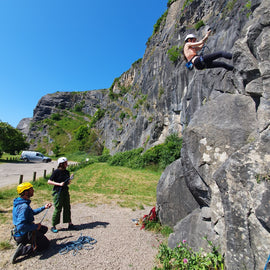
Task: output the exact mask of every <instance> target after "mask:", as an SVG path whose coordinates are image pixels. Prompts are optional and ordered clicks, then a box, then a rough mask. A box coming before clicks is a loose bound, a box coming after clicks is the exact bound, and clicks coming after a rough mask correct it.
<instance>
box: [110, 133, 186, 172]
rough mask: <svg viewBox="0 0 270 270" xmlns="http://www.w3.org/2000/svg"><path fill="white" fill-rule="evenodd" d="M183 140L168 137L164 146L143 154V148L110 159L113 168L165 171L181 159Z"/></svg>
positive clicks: (155, 147) (171, 136)
mask: <svg viewBox="0 0 270 270" xmlns="http://www.w3.org/2000/svg"><path fill="white" fill-rule="evenodd" d="M181 147H182V139H181V138H179V137H178V136H177V134H172V135H170V136H168V137H167V138H166V140H165V142H164V143H163V144H159V145H157V146H154V147H152V148H150V149H148V150H147V151H146V152H144V153H143V150H144V149H143V148H138V149H134V150H130V151H126V152H119V153H116V154H115V155H114V156H113V157H111V158H110V159H109V161H108V162H109V164H110V165H113V166H126V167H129V168H134V169H138V168H145V167H152V168H159V169H164V168H166V166H168V165H169V164H170V163H172V162H173V161H175V160H176V159H178V158H180V151H181Z"/></svg>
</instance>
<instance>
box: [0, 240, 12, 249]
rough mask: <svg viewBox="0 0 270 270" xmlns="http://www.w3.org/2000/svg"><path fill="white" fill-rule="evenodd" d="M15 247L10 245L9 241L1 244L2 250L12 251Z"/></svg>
mask: <svg viewBox="0 0 270 270" xmlns="http://www.w3.org/2000/svg"><path fill="white" fill-rule="evenodd" d="M12 248H13V246H12V245H11V244H10V242H9V241H2V242H0V250H7V249H12Z"/></svg>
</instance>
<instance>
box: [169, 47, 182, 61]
mask: <svg viewBox="0 0 270 270" xmlns="http://www.w3.org/2000/svg"><path fill="white" fill-rule="evenodd" d="M180 54H181V49H180V48H179V47H178V46H173V47H171V48H170V49H169V50H168V55H169V59H170V60H171V61H172V62H174V63H175V62H177V60H178V59H179V56H180Z"/></svg>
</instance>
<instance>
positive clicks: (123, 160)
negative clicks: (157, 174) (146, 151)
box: [109, 148, 143, 168]
mask: <svg viewBox="0 0 270 270" xmlns="http://www.w3.org/2000/svg"><path fill="white" fill-rule="evenodd" d="M142 151H143V148H138V149H134V150H130V151H126V152H118V153H116V154H115V155H114V156H112V158H111V159H110V160H109V164H110V165H112V166H125V167H129V168H134V167H135V168H136V167H137V166H136V162H139V164H140V165H141V163H142V160H141V161H140V158H139V157H140V156H141V155H140V154H141V153H142Z"/></svg>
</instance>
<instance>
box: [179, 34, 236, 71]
mask: <svg viewBox="0 0 270 270" xmlns="http://www.w3.org/2000/svg"><path fill="white" fill-rule="evenodd" d="M210 33H211V30H208V32H207V33H206V35H205V37H204V38H203V39H201V40H200V41H198V42H196V41H197V38H196V37H195V36H194V35H193V34H189V35H187V36H186V38H185V46H184V56H185V59H186V61H187V62H188V64H189V66H190V67H191V68H190V67H188V68H189V69H192V66H193V65H194V66H195V67H196V68H197V69H198V70H202V69H204V68H220V67H221V68H225V69H227V70H233V68H234V67H233V66H231V65H229V64H227V63H225V62H221V61H215V60H216V59H218V58H220V57H223V58H226V59H232V54H231V53H228V52H223V51H219V52H215V53H211V54H207V55H203V56H200V55H198V52H199V51H200V50H201V49H202V48H203V46H204V44H205V42H206V41H207V39H208V37H209V35H210Z"/></svg>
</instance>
